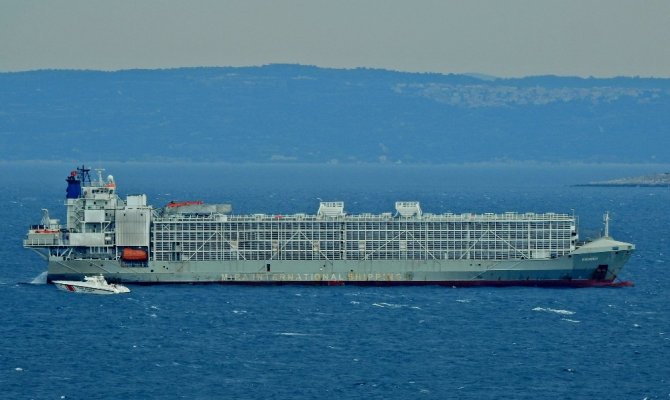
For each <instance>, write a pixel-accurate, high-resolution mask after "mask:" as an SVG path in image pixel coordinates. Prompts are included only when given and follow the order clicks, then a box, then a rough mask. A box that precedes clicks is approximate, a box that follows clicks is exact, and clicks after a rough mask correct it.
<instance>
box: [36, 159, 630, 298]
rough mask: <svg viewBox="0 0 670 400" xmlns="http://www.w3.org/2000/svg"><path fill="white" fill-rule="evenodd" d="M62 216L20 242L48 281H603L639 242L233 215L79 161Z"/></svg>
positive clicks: (433, 219) (418, 214)
mask: <svg viewBox="0 0 670 400" xmlns="http://www.w3.org/2000/svg"><path fill="white" fill-rule="evenodd" d="M66 181H67V191H66V200H65V206H66V207H67V222H66V223H65V224H64V225H61V224H60V222H59V220H57V219H52V218H50V216H49V212H48V210H46V209H43V218H42V221H41V223H40V224H38V225H33V226H31V228H30V230H29V231H28V234H27V237H26V238H25V240H24V242H23V244H24V247H26V248H29V249H33V250H35V251H36V252H37V253H38V254H40V255H42V256H43V257H44V258H45V259H46V260H47V261H48V281H50V282H51V281H53V280H81V279H83V278H84V277H85V276H90V275H103V276H104V277H105V279H107V280H108V281H110V282H124V283H143V284H148V283H179V282H184V283H186V282H190V283H193V282H202V283H205V282H211V283H226V284H322V285H344V284H346V285H349V284H353V285H449V286H483V285H489V286H510V285H524V286H574V287H582V286H608V285H618V284H621V282H619V281H618V279H617V277H618V275H619V272H620V271H621V269H622V267H623V265H624V264H625V263H626V261H627V260H628V259H629V257H630V256H631V254H632V252H633V251H634V249H635V246H634V245H633V244H630V243H624V242H620V241H616V240H614V239H613V238H611V237H610V236H609V232H608V222H607V221H608V218H607V217H606V222H605V234H604V236H602V237H600V238H598V239H595V240H592V241H588V242H582V241H580V238H579V235H578V233H577V219H576V217H575V216H574V215H568V214H555V213H543V214H537V213H523V214H520V213H512V212H509V213H503V214H490V213H487V214H452V213H448V214H429V213H424V212H423V211H422V210H421V207H420V205H419V203H418V202H416V201H399V202H396V203H395V212H394V213H391V212H387V213H382V214H357V215H349V214H347V213H346V212H345V210H344V203H343V202H338V201H335V202H325V201H323V202H321V203H320V205H319V208H318V211H317V213H316V214H314V215H310V214H293V215H268V214H251V215H235V214H233V213H232V212H231V207H230V205H228V204H203V203H202V202H199V201H186V202H171V203H169V204H167V205H166V206H164V207H161V208H154V207H152V206H151V205H148V204H147V197H146V195H143V194H142V195H128V196H126V198H125V199H122V198H121V197H119V195H118V194H117V190H116V183H115V182H114V178H113V177H112V176H111V175H110V176H109V177H107V178H106V179H103V177H102V173H101V170H98V176H97V179H94V180H91V176H90V169H88V168H85V167H83V166H82V167H81V168H77V170H76V171H72V172H71V173H70V175H69V176H68V177H67V179H66Z"/></svg>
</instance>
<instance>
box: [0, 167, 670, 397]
mask: <svg viewBox="0 0 670 400" xmlns="http://www.w3.org/2000/svg"><path fill="white" fill-rule="evenodd" d="M73 167H74V166H70V165H61V164H40V165H27V164H20V165H17V164H3V165H0V185H1V187H2V190H1V191H0V221H2V228H0V260H1V261H0V265H1V268H0V304H2V308H1V309H0V338H1V339H0V340H1V343H2V346H0V393H2V397H3V398H12V399H33V398H34V399H61V398H69V399H93V398H245V399H267V398H278V399H279V398H292V399H312V398H372V399H375V398H376V399H408V398H435V399H443V398H463V399H481V398H500V399H504V398H509V399H537V398H568V399H592V398H608V399H645V398H647V399H668V398H670V363H669V362H668V359H670V315H669V313H670V311H669V310H670V296H669V292H668V290H669V289H668V288H669V287H670V277H669V274H668V270H667V268H668V254H669V253H670V248H668V247H669V246H668V237H669V228H668V227H669V226H670V224H669V223H670V217H669V216H670V212H669V211H668V205H669V204H670V190H668V189H667V188H665V189H663V188H595V187H593V188H591V187H572V186H570V184H571V183H583V182H587V181H590V180H597V179H607V178H616V177H620V176H627V175H635V174H636V173H637V172H655V171H646V170H645V171H642V170H643V169H645V168H647V169H650V168H649V167H637V168H638V169H637V170H635V168H633V169H632V170H631V168H628V167H625V166H610V167H599V168H593V167H588V166H576V167H555V166H537V165H535V166H533V165H531V166H511V167H510V166H495V165H489V166H469V167H466V166H451V167H449V166H444V167H409V166H319V167H317V166H305V165H289V166H283V165H280V166H257V165H236V166H229V165H228V166H227V165H190V164H183V165H159V164H116V165H112V166H109V165H106V167H107V171H105V172H104V176H105V177H106V175H107V174H113V175H114V176H115V178H116V181H117V185H118V190H119V192H120V193H121V194H122V195H124V196H125V194H137V193H145V192H146V193H147V194H148V195H149V199H150V202H151V203H152V204H154V205H163V204H165V203H167V202H168V201H170V200H204V201H208V202H231V203H232V204H233V209H234V210H235V211H236V212H241V213H268V214H271V213H294V212H306V213H314V212H315V211H316V209H317V208H318V201H319V200H318V199H317V198H321V199H324V200H342V201H344V202H345V209H346V210H347V211H348V212H351V213H358V212H374V213H378V212H387V211H388V212H392V211H393V205H394V202H395V201H396V200H418V201H421V204H422V208H423V209H424V212H434V213H443V212H454V213H461V212H506V211H518V212H526V211H532V212H549V211H553V212H564V213H572V212H573V210H574V212H575V213H576V214H578V215H579V216H580V220H579V225H580V233H581V235H582V238H585V237H586V236H591V237H596V236H597V235H599V234H600V232H601V231H602V214H603V213H604V212H606V211H609V212H610V217H611V219H612V222H611V226H610V232H611V234H612V235H613V236H614V237H615V238H616V239H618V240H623V241H629V242H632V243H635V244H636V246H637V251H636V253H635V254H634V255H633V257H632V258H631V260H630V261H629V262H628V264H627V265H626V266H625V268H624V270H623V273H622V276H621V278H622V279H625V280H630V281H633V282H634V283H635V286H634V287H628V288H619V289H604V288H588V289H548V288H521V287H519V288H515V287H511V288H458V289H456V288H448V287H380V288H375V287H355V286H342V287H308V286H270V287H255V286H254V287H243V286H242V287H241V286H222V285H160V286H136V285H130V288H131V290H132V292H131V293H130V294H128V295H118V296H92V295H76V294H71V293H65V292H61V291H58V290H56V288H55V287H53V286H52V285H46V284H43V282H44V275H43V272H44V270H45V263H44V261H42V260H41V259H40V258H39V257H38V256H37V255H35V254H34V253H32V252H31V251H30V250H26V249H23V248H22V247H21V239H22V237H23V235H24V234H25V232H26V230H27V228H28V226H29V225H30V224H36V223H39V220H40V217H41V214H40V209H41V208H49V210H50V212H51V215H52V217H56V218H61V219H64V207H63V200H64V195H65V185H66V184H65V180H64V178H65V177H66V176H67V174H68V173H69V170H70V169H72V168H73Z"/></svg>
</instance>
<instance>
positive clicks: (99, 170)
mask: <svg viewBox="0 0 670 400" xmlns="http://www.w3.org/2000/svg"><path fill="white" fill-rule="evenodd" d="M104 170H105V169H104V168H96V169H95V171H96V172H97V173H98V182H99V184H100V186H103V184H104V182H103V181H102V173H103V171H104Z"/></svg>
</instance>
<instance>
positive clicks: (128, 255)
mask: <svg viewBox="0 0 670 400" xmlns="http://www.w3.org/2000/svg"><path fill="white" fill-rule="evenodd" d="M147 258H148V257H147V252H146V250H142V249H131V248H129V247H126V248H124V249H123V252H122V253H121V259H122V260H124V261H146V260H147Z"/></svg>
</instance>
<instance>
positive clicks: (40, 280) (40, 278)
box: [30, 271, 47, 285]
mask: <svg viewBox="0 0 670 400" xmlns="http://www.w3.org/2000/svg"><path fill="white" fill-rule="evenodd" d="M30 284H31V285H46V284H47V271H44V272H42V273H41V274H39V275H37V276H36V277H34V278H33V280H32V281H30Z"/></svg>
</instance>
